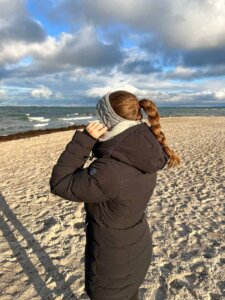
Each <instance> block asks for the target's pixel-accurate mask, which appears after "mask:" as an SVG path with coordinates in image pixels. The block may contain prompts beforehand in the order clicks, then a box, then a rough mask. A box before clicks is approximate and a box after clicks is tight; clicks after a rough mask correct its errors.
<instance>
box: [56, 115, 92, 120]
mask: <svg viewBox="0 0 225 300" xmlns="http://www.w3.org/2000/svg"><path fill="white" fill-rule="evenodd" d="M92 118H93V117H91V116H90V117H88V116H85V117H74V118H59V120H63V121H73V120H83V119H92Z"/></svg>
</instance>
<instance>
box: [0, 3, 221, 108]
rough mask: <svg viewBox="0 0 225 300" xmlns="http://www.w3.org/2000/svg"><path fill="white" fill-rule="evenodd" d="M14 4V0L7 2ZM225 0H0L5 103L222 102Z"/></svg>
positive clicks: (0, 96)
mask: <svg viewBox="0 0 225 300" xmlns="http://www.w3.org/2000/svg"><path fill="white" fill-rule="evenodd" d="M9 3H10V4H9ZM224 11H225V1H224V0H214V1H213V0H173V1H171V0H161V1H155V0H136V1H134V0H126V1H121V0H120V1H119V0H113V1H112V0H108V1H103V0H95V1H91V0H82V1H80V0H50V1H44V0H27V1H25V0H12V1H8V0H0V106H5V105H19V106H23V105H26V106H27V105H44V106H95V104H96V102H97V100H98V99H99V98H101V97H102V96H103V95H104V94H106V93H107V92H113V91H116V90H125V91H128V92H131V93H133V94H135V95H136V96H137V97H138V99H139V100H141V99H144V98H145V99H151V100H152V101H154V102H155V104H156V105H158V106H161V107H162V106H167V107H168V106H169V107H173V106H176V107H177V106H178V107H182V106H183V107H184V106H186V107H187V106H201V107H203V106H225V14H224Z"/></svg>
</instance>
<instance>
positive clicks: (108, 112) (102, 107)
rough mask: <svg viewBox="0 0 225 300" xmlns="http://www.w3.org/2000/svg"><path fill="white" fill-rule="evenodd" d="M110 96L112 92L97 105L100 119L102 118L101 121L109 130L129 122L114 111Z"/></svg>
mask: <svg viewBox="0 0 225 300" xmlns="http://www.w3.org/2000/svg"><path fill="white" fill-rule="evenodd" d="M110 94H111V93H110V92H108V93H107V94H105V96H103V97H102V98H101V99H100V100H99V101H98V102H97V104H96V109H97V112H98V114H99V117H100V118H101V121H102V122H103V123H104V124H105V125H106V126H107V127H108V129H109V130H110V129H111V128H112V127H113V126H115V125H116V124H117V123H119V122H121V121H124V120H127V119H124V118H122V117H120V116H119V115H117V114H116V113H115V111H114V110H113V108H112V106H111V104H110V101H109V95H110Z"/></svg>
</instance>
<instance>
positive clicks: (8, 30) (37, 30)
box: [0, 0, 46, 44]
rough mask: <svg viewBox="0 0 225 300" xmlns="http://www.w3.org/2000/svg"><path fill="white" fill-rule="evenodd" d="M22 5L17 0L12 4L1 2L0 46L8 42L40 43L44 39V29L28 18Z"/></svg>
mask: <svg viewBox="0 0 225 300" xmlns="http://www.w3.org/2000/svg"><path fill="white" fill-rule="evenodd" d="M24 3H25V2H24V1H19V0H15V1H14V2H13V4H10V3H9V1H6V0H3V1H1V3H0V20H1V23H2V24H1V25H2V26H1V29H0V43H1V44H4V43H6V42H9V41H24V42H26V43H33V42H42V41H43V40H44V39H45V38H46V32H45V30H44V28H43V27H42V26H41V25H40V24H39V23H38V22H37V21H35V20H34V19H32V18H31V17H30V16H29V14H28V12H27V11H26V9H25V4H24Z"/></svg>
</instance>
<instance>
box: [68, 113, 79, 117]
mask: <svg viewBox="0 0 225 300" xmlns="http://www.w3.org/2000/svg"><path fill="white" fill-rule="evenodd" d="M73 115H79V113H74V114H68V115H66V116H67V117H69V116H73Z"/></svg>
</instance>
